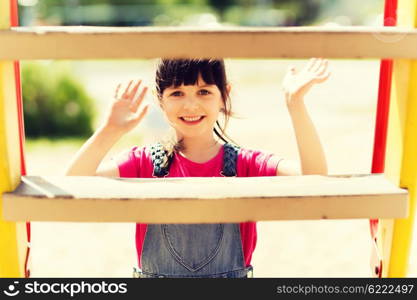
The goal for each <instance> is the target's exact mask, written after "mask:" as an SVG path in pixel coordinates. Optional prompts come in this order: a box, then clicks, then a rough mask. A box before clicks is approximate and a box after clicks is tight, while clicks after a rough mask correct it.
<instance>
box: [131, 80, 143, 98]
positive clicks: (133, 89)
mask: <svg viewBox="0 0 417 300" xmlns="http://www.w3.org/2000/svg"><path fill="white" fill-rule="evenodd" d="M141 83H142V80H141V79H139V80H138V82H137V83H136V84H135V85H134V86H133V88H132V90H131V91H130V92H129V94H128V97H129V98H130V99H132V100H133V99H134V97H135V95H136V92H137V91H138V88H139V86H140V84H141Z"/></svg>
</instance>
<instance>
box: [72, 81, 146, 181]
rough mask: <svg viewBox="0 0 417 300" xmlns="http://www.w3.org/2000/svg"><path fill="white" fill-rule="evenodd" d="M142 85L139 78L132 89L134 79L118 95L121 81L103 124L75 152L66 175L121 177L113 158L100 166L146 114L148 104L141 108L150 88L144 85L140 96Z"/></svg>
mask: <svg viewBox="0 0 417 300" xmlns="http://www.w3.org/2000/svg"><path fill="white" fill-rule="evenodd" d="M140 84H141V81H138V82H137V83H136V84H135V85H134V87H132V88H130V86H131V85H132V81H131V82H130V83H129V85H128V86H127V87H126V89H125V91H124V93H123V94H122V95H121V96H120V97H119V96H118V90H119V89H120V84H119V86H118V87H117V90H116V96H115V100H114V101H113V103H112V104H111V106H110V111H109V113H108V116H107V118H106V121H105V123H104V125H103V126H101V127H100V128H99V129H98V130H97V131H96V132H95V133H94V134H93V135H92V136H91V137H90V138H89V139H88V140H87V142H86V143H85V144H84V145H83V146H82V147H81V149H80V150H79V151H78V152H77V153H76V155H75V157H74V158H73V159H72V160H71V162H70V164H69V166H68V167H67V169H66V171H65V175H66V176H114V177H119V169H118V166H117V165H116V163H114V162H113V161H110V162H108V163H106V164H104V165H103V166H102V167H100V169H99V170H97V169H98V167H99V165H100V163H101V161H102V160H103V158H104V157H105V156H106V154H107V153H108V152H109V150H110V149H111V148H112V147H113V145H114V144H115V143H116V142H117V141H118V140H119V139H120V138H121V137H122V136H123V135H124V134H125V133H127V132H129V131H130V130H131V129H133V128H134V127H135V126H137V125H138V123H139V122H140V121H141V120H142V118H143V117H144V116H145V114H146V112H147V110H148V105H146V106H145V107H144V108H142V109H138V108H139V106H140V104H141V103H142V101H143V99H144V97H145V94H146V91H147V87H144V88H143V89H142V91H141V92H140V93H139V95H137V94H138V89H139V86H140Z"/></svg>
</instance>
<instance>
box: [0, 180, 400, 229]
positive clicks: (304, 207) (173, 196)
mask: <svg viewBox="0 0 417 300" xmlns="http://www.w3.org/2000/svg"><path fill="white" fill-rule="evenodd" d="M3 198H4V217H5V218H6V219H8V220H19V221H27V220H31V221H67V222H143V223H213V222H244V221H260V220H302V219H352V218H370V217H372V218H380V217H384V218H404V217H407V209H408V206H407V205H408V194H407V191H406V190H403V189H400V188H398V187H396V186H395V185H394V184H392V183H391V182H390V181H388V180H387V179H386V178H385V177H384V176H383V175H380V174H376V175H374V174H373V175H347V176H318V175H309V176H285V177H284V176H278V177H239V178H215V177H213V178H195V177H194V178H164V179H153V178H107V177H36V176H35V177H33V176H24V177H22V183H21V184H20V186H19V187H18V188H17V189H16V190H15V191H14V192H11V193H6V194H4V196H3Z"/></svg>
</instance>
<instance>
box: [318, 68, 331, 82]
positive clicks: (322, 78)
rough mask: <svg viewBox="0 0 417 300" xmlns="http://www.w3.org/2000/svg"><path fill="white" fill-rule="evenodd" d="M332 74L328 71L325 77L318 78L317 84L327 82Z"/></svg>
mask: <svg viewBox="0 0 417 300" xmlns="http://www.w3.org/2000/svg"><path fill="white" fill-rule="evenodd" d="M330 74H331V72H330V71H326V72H325V73H324V74H323V75H321V76H319V77H316V82H317V83H322V82H324V81H326V80H327V79H328V78H329V76H330Z"/></svg>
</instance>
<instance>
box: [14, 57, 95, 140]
mask: <svg viewBox="0 0 417 300" xmlns="http://www.w3.org/2000/svg"><path fill="white" fill-rule="evenodd" d="M22 95H23V108H24V120H25V132H26V135H27V136H29V137H40V136H44V137H64V136H67V137H68V136H79V137H87V136H89V135H91V134H92V132H93V130H92V119H93V116H94V113H93V100H92V99H91V98H90V97H89V96H88V95H87V93H86V91H85V90H84V88H83V87H82V85H81V84H80V83H79V82H78V81H77V80H76V79H75V77H74V76H73V75H72V74H71V72H70V71H69V70H68V69H66V68H63V67H62V63H49V64H48V65H41V64H39V63H25V64H23V67H22Z"/></svg>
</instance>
